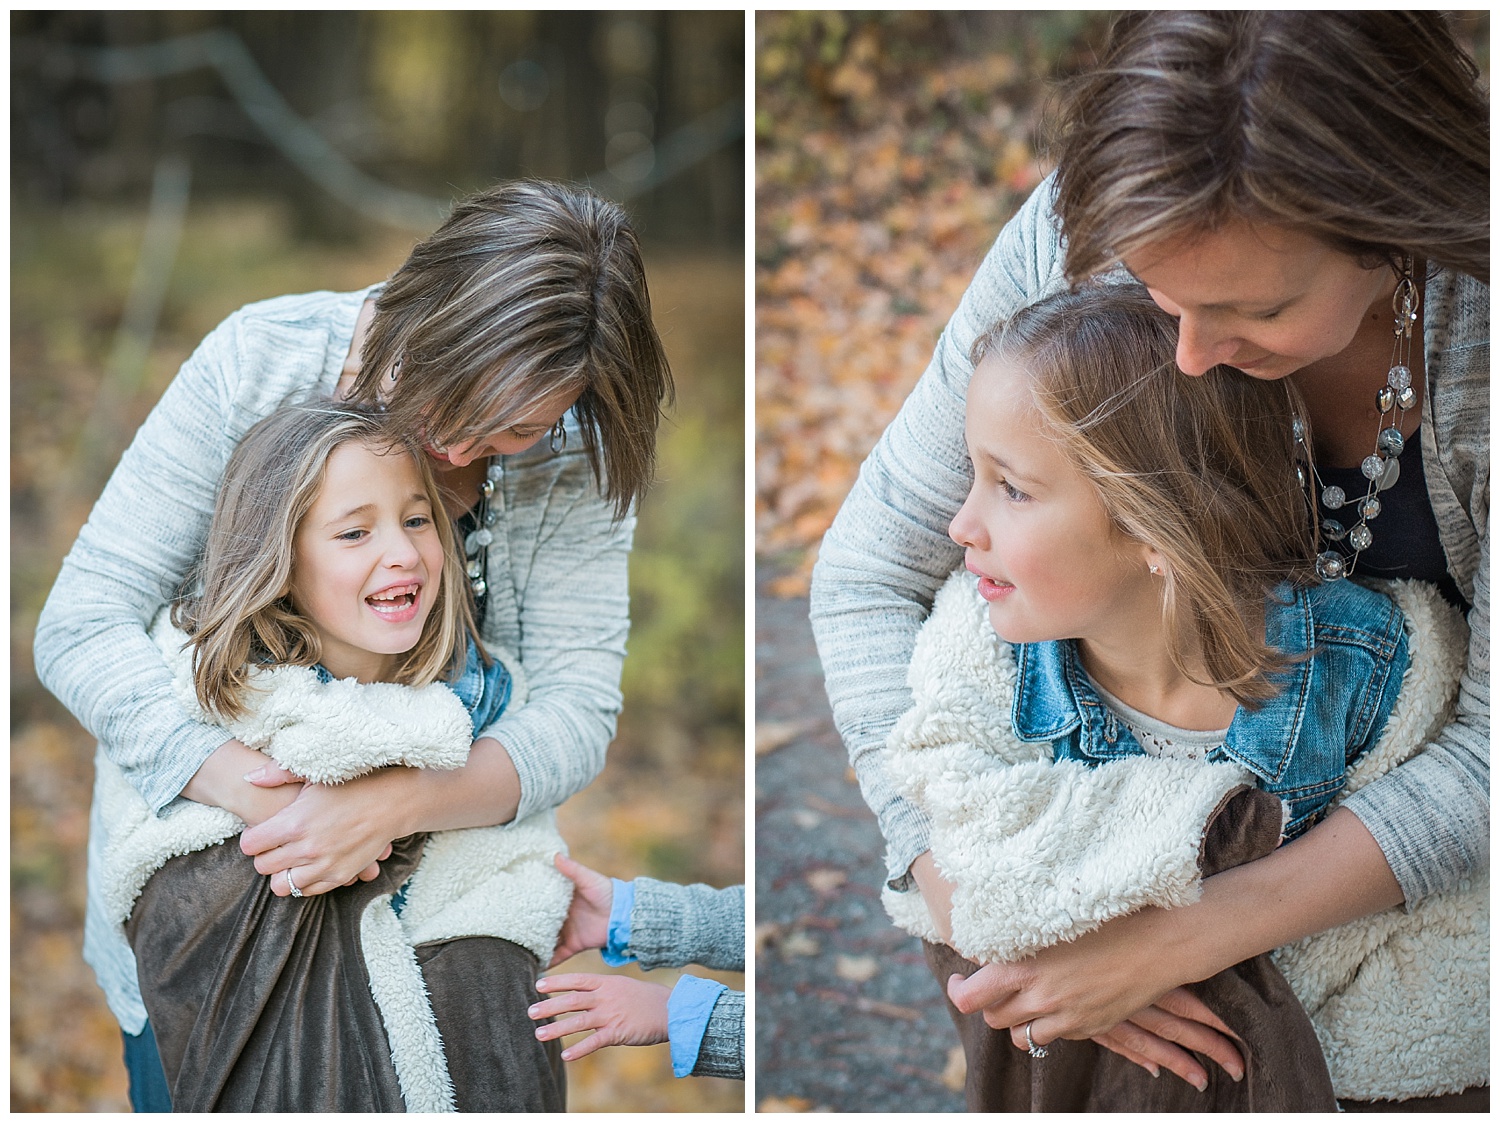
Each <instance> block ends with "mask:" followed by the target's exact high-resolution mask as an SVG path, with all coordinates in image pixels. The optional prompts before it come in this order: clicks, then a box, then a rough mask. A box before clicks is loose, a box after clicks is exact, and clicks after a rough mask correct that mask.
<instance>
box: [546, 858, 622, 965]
mask: <svg viewBox="0 0 1500 1123" xmlns="http://www.w3.org/2000/svg"><path fill="white" fill-rule="evenodd" d="M553 862H554V863H556V865H557V868H558V870H559V871H560V872H561V873H562V875H563V876H564V877H566V878H567V879H568V880H569V881H571V882H572V883H573V885H574V887H575V888H574V891H573V903H572V904H571V905H569V906H568V915H567V919H565V920H564V921H563V926H562V931H561V932H560V933H558V936H557V950H556V951H554V952H553V953H552V962H551V963H549V964H547V966H548V967H549V968H551V967H556V966H557V965H558V964H559V963H561V962H563V961H564V960H567V959H572V958H573V956H575V955H577V954H578V953H579V952H581V951H587V950H588V949H589V948H602V947H604V946H605V945H606V944H607V943H609V914H610V910H611V909H612V908H613V906H614V900H615V885H614V882H613V881H611V880H610V879H609V878H607V877H605V876H604V875H603V874H602V873H596V872H595V871H594V870H591V869H589V868H588V867H587V866H585V865H580V864H579V863H578V862H575V861H573V859H572V858H570V857H568V856H567V855H566V854H558V855H557V856H556V857H555V858H554V859H553Z"/></svg>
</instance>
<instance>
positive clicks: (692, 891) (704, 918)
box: [629, 877, 745, 971]
mask: <svg viewBox="0 0 1500 1123" xmlns="http://www.w3.org/2000/svg"><path fill="white" fill-rule="evenodd" d="M634 884H635V907H634V908H632V909H631V911H630V948H629V950H630V954H631V955H633V956H635V958H636V960H637V961H638V962H639V963H640V965H641V966H642V967H643V968H645V969H646V970H648V971H649V970H651V969H652V968H655V967H682V966H685V965H686V964H689V963H697V964H700V965H701V966H704V967H711V968H713V969H714V970H716V971H742V970H744V968H745V887H744V886H743V885H735V886H731V887H730V888H728V889H712V888H710V887H709V886H707V885H676V884H673V883H672V882H667V881H655V880H653V879H652V878H649V877H638V878H636V879H635V882H634Z"/></svg>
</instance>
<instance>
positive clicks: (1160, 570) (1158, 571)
mask: <svg viewBox="0 0 1500 1123" xmlns="http://www.w3.org/2000/svg"><path fill="white" fill-rule="evenodd" d="M1145 557H1146V568H1147V569H1148V570H1149V571H1150V572H1151V575H1152V576H1153V577H1165V576H1166V575H1167V559H1166V558H1164V557H1162V554H1161V551H1160V550H1158V549H1157V548H1156V547H1155V546H1147V547H1146V549H1145Z"/></svg>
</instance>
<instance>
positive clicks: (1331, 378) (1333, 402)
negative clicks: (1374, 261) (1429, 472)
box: [1291, 261, 1426, 468]
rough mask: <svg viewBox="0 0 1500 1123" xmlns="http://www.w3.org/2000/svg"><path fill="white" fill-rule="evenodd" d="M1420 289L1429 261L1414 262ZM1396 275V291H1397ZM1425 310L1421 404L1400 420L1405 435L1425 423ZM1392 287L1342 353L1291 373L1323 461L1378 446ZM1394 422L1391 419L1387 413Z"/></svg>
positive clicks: (1361, 454) (1335, 464)
mask: <svg viewBox="0 0 1500 1123" xmlns="http://www.w3.org/2000/svg"><path fill="white" fill-rule="evenodd" d="M1414 270H1415V273H1416V282H1417V291H1418V293H1419V294H1420V295H1422V296H1423V297H1425V296H1426V280H1425V273H1426V263H1425V262H1422V261H1418V262H1417V263H1416V265H1415V266H1414ZM1394 288H1395V284H1394V281H1393V282H1392V285H1391V291H1394ZM1425 323H1426V316H1425V314H1421V315H1419V316H1418V319H1417V323H1416V326H1415V328H1414V329H1413V334H1412V341H1411V357H1410V359H1409V360H1407V366H1408V367H1410V368H1411V377H1412V389H1413V390H1414V391H1416V395H1417V406H1416V408H1415V409H1412V410H1409V411H1408V412H1407V414H1406V416H1405V417H1404V418H1403V419H1402V423H1401V425H1400V429H1401V435H1402V436H1403V437H1410V436H1411V435H1412V434H1413V433H1415V432H1416V431H1417V427H1418V426H1419V425H1420V424H1421V423H1422V406H1421V403H1422V401H1423V399H1424V393H1425V385H1426V363H1425V362H1424V361H1423V340H1422V328H1423V325H1424V324H1425ZM1393 324H1394V313H1393V311H1392V309H1391V292H1390V291H1387V292H1385V293H1384V294H1383V295H1382V296H1381V297H1380V298H1379V299H1378V300H1376V301H1375V303H1374V304H1372V305H1370V307H1369V310H1368V311H1366V313H1365V318H1364V320H1363V321H1361V323H1360V326H1359V330H1358V331H1357V332H1355V335H1354V339H1353V340H1352V341H1351V342H1350V344H1349V346H1348V347H1345V348H1344V349H1343V350H1342V351H1340V352H1339V353H1338V354H1337V355H1330V356H1329V357H1328V358H1326V359H1319V360H1318V361H1317V362H1315V363H1309V364H1308V365H1307V366H1305V367H1303V368H1302V369H1301V370H1299V371H1297V372H1295V373H1294V374H1292V376H1291V378H1292V381H1293V382H1294V383H1295V384H1296V386H1297V390H1298V392H1299V393H1301V395H1302V400H1303V402H1304V403H1306V405H1307V414H1308V422H1309V424H1310V426H1311V428H1312V434H1313V455H1314V456H1315V457H1316V459H1317V462H1318V463H1319V464H1320V465H1325V466H1327V467H1330V468H1354V467H1358V466H1359V463H1360V461H1362V460H1363V459H1364V458H1365V457H1367V456H1369V455H1370V453H1371V452H1373V451H1374V448H1375V438H1374V434H1375V432H1376V430H1377V428H1378V427H1379V423H1380V412H1379V411H1378V410H1377V409H1376V408H1375V395H1376V393H1377V392H1378V391H1379V390H1380V388H1381V387H1382V386H1384V385H1385V384H1386V372H1387V371H1388V370H1390V366H1391V345H1392V343H1393V341H1394V333H1393V331H1392V327H1393ZM1388 423H1389V419H1388Z"/></svg>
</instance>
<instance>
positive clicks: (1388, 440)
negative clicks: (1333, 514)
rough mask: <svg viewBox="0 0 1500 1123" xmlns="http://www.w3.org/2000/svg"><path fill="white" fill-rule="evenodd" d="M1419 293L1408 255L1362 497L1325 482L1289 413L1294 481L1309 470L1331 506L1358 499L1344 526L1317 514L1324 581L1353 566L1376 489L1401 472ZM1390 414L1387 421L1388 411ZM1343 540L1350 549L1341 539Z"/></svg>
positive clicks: (1366, 539)
mask: <svg viewBox="0 0 1500 1123" xmlns="http://www.w3.org/2000/svg"><path fill="white" fill-rule="evenodd" d="M1421 303H1422V298H1421V294H1420V293H1419V292H1418V290H1417V285H1416V281H1415V280H1414V279H1413V277H1412V259H1411V257H1410V256H1408V257H1407V258H1406V260H1405V262H1404V264H1403V265H1402V269H1401V275H1400V277H1399V279H1398V280H1397V281H1396V291H1395V292H1394V293H1392V294H1391V311H1392V312H1393V313H1394V315H1395V324H1394V331H1395V340H1394V342H1393V343H1392V345H1391V365H1390V369H1389V370H1388V371H1387V372H1386V377H1385V382H1386V384H1385V385H1384V386H1382V387H1381V388H1380V389H1379V390H1377V391H1376V392H1375V409H1376V410H1377V411H1378V413H1379V414H1380V417H1379V420H1378V421H1377V422H1376V426H1375V429H1376V432H1375V451H1374V452H1372V453H1371V454H1370V455H1369V456H1367V457H1365V458H1364V460H1363V461H1361V462H1360V466H1359V470H1360V474H1361V475H1363V476H1364V478H1365V479H1366V480H1368V481H1369V484H1368V486H1367V487H1366V488H1365V494H1364V496H1363V497H1362V498H1360V499H1357V500H1355V499H1351V498H1350V497H1349V496H1348V495H1346V494H1345V492H1344V489H1343V488H1341V487H1339V486H1338V485H1337V484H1333V485H1329V486H1324V483H1323V480H1322V478H1321V477H1320V476H1319V475H1318V469H1317V466H1316V465H1315V464H1314V463H1313V459H1312V454H1311V453H1310V451H1309V450H1308V447H1307V427H1306V425H1305V423H1304V422H1303V420H1302V418H1301V417H1300V416H1298V417H1293V418H1292V438H1293V440H1295V442H1296V446H1297V447H1296V456H1297V458H1298V459H1299V460H1301V461H1305V462H1306V468H1305V469H1304V466H1303V465H1302V464H1301V463H1299V464H1298V465H1297V482H1298V483H1299V484H1300V485H1302V486H1304V487H1305V486H1306V485H1307V472H1309V471H1310V472H1311V473H1312V477H1313V480H1314V482H1315V483H1316V484H1317V494H1318V502H1319V503H1320V504H1321V505H1322V507H1323V508H1325V509H1327V510H1329V511H1337V510H1340V509H1341V508H1343V507H1346V506H1348V505H1349V504H1350V503H1355V502H1357V503H1358V504H1359V506H1358V507H1357V508H1356V509H1357V510H1358V512H1359V521H1358V522H1356V523H1355V524H1354V525H1353V526H1352V527H1349V528H1348V529H1347V530H1346V529H1345V527H1344V525H1343V524H1342V523H1341V522H1339V521H1338V520H1337V519H1335V518H1326V517H1321V516H1320V518H1319V526H1318V530H1319V537H1320V538H1322V539H1323V540H1324V544H1325V545H1327V546H1328V547H1329V548H1328V549H1325V550H1323V551H1322V552H1321V553H1319V554H1318V558H1317V561H1316V562H1315V563H1314V564H1315V566H1316V569H1317V573H1318V576H1319V577H1321V578H1322V579H1323V580H1324V581H1338V580H1340V579H1341V578H1344V577H1347V576H1349V575H1350V574H1351V573H1353V572H1354V566H1355V563H1356V562H1358V560H1359V555H1360V553H1361V551H1363V550H1365V549H1367V548H1368V547H1369V545H1370V543H1371V542H1373V541H1374V540H1375V535H1374V533H1373V532H1372V531H1371V530H1370V522H1371V520H1373V519H1374V518H1375V517H1376V516H1377V515H1379V514H1380V496H1379V492H1382V491H1386V490H1388V489H1389V488H1391V487H1393V486H1395V483H1396V481H1397V480H1398V479H1399V478H1400V476H1401V460H1400V457H1401V452H1402V450H1403V449H1404V448H1405V447H1406V439H1405V438H1404V437H1403V436H1402V435H1401V426H1402V424H1403V423H1404V422H1405V420H1406V414H1407V411H1408V410H1410V409H1412V408H1414V407H1415V406H1416V404H1417V392H1416V391H1415V390H1414V389H1412V375H1411V346H1412V335H1413V334H1414V332H1413V329H1414V328H1415V327H1416V323H1417V313H1418V311H1419V310H1420V308H1421ZM1388 414H1393V416H1391V418H1390V420H1389V422H1388V421H1387V415H1388ZM1346 540H1347V543H1348V551H1349V552H1348V553H1346V552H1345V548H1344V545H1343V544H1344V543H1345V541H1346Z"/></svg>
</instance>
